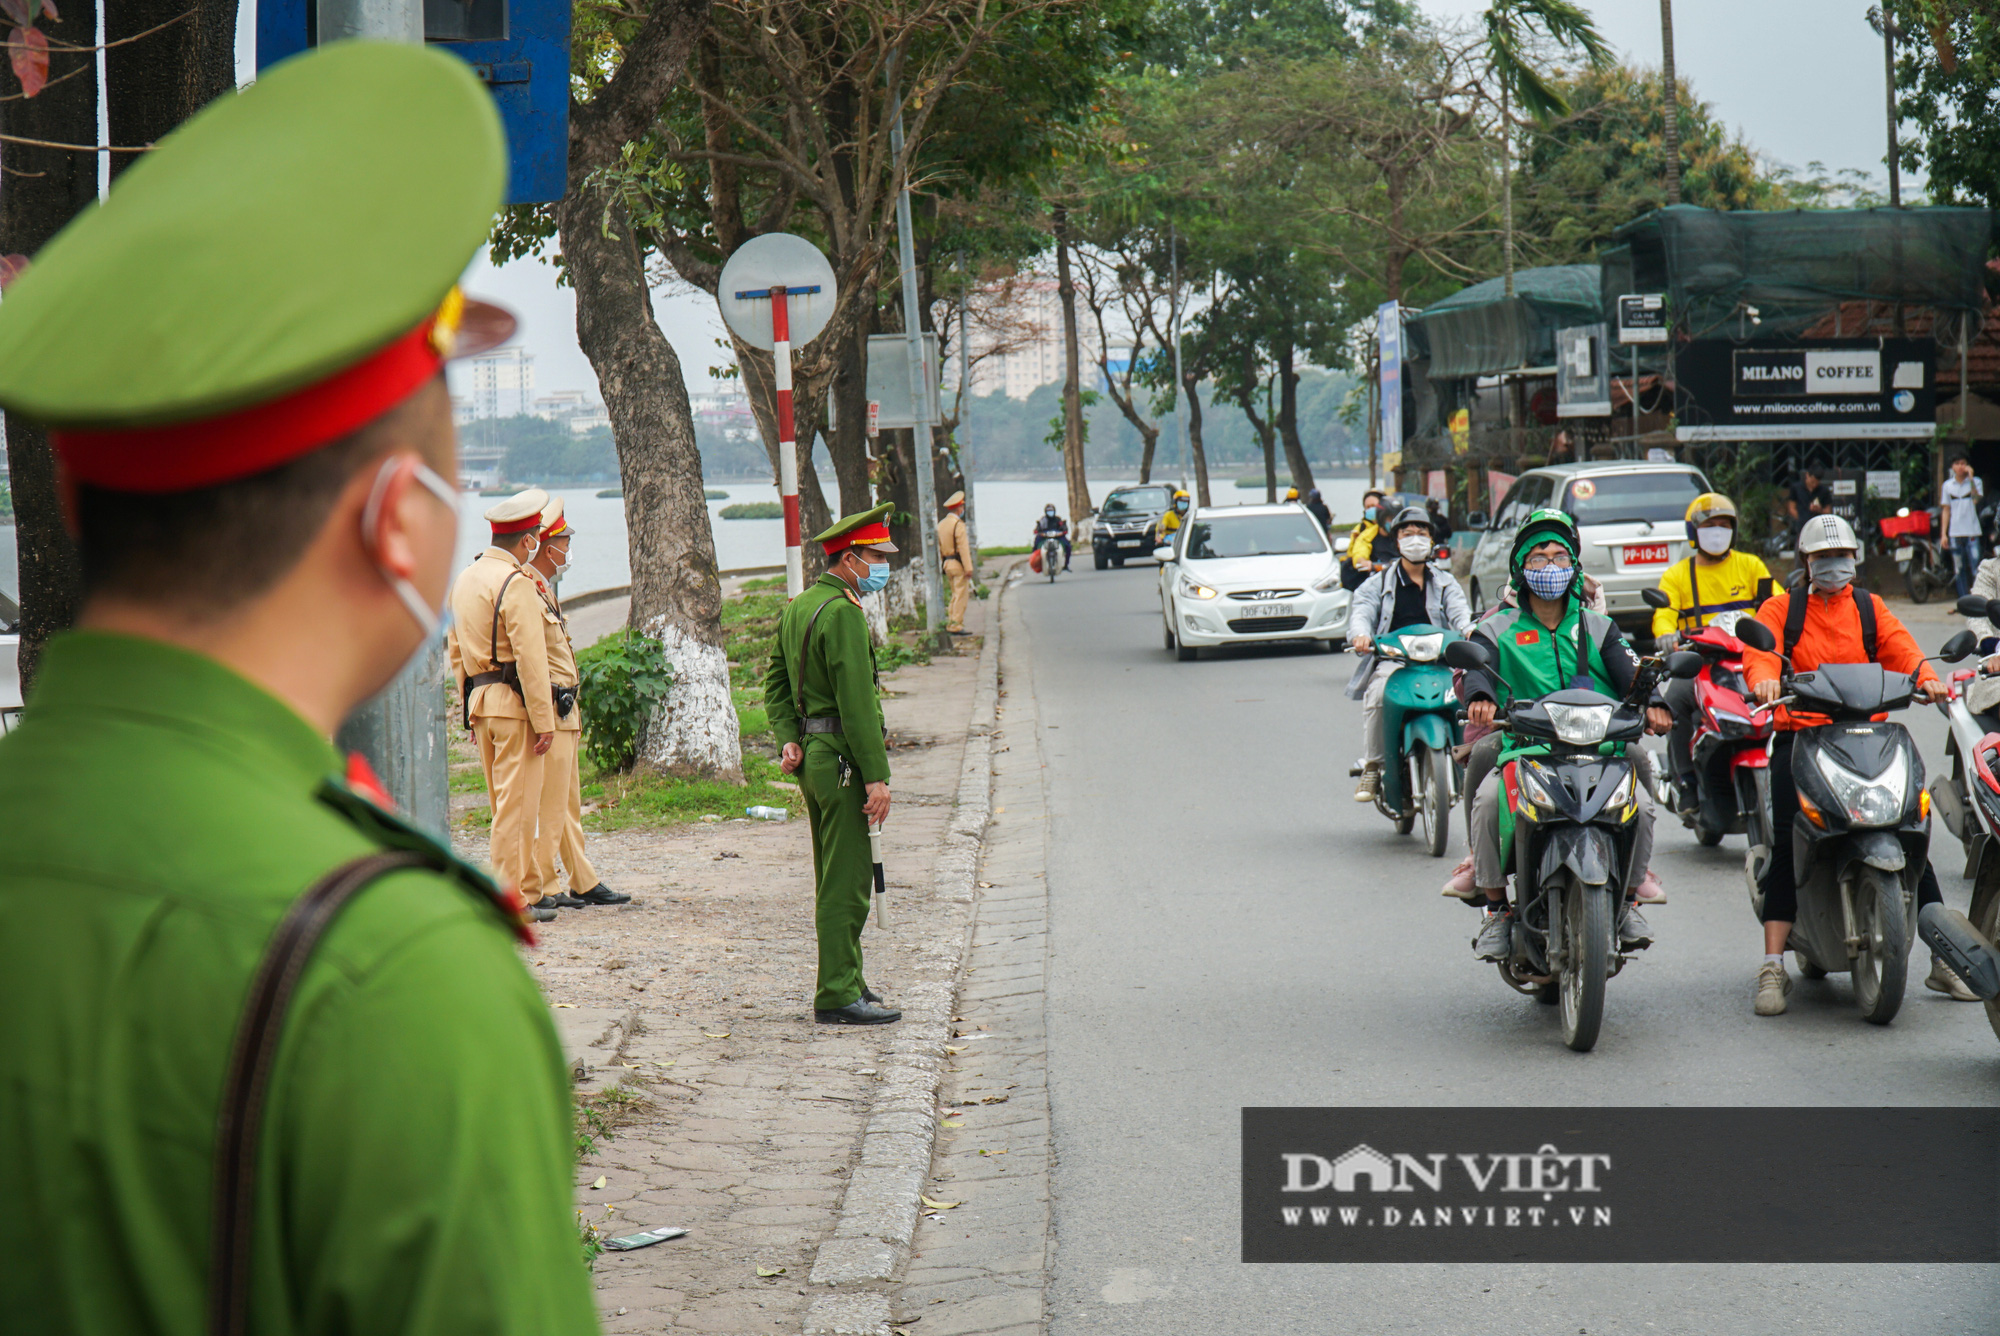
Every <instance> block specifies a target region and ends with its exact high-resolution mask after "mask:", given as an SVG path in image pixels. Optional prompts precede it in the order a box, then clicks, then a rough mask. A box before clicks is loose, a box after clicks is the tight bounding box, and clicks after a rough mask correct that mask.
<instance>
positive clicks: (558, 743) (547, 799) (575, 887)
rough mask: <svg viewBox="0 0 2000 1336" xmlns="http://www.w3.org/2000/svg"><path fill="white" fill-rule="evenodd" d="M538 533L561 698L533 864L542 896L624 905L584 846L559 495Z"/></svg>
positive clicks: (571, 534) (563, 905) (538, 570)
mask: <svg viewBox="0 0 2000 1336" xmlns="http://www.w3.org/2000/svg"><path fill="white" fill-rule="evenodd" d="M540 536H541V546H540V547H538V548H536V549H535V556H534V560H532V561H530V562H529V563H528V565H529V567H530V568H531V569H532V570H533V571H534V573H535V592H536V593H538V594H540V595H541V598H542V629H543V631H544V632H545V633H546V635H547V637H548V651H549V652H548V658H549V683H550V688H551V694H552V695H553V696H554V697H555V703H556V736H555V739H554V741H552V742H551V743H550V744H549V750H548V754H547V755H546V756H544V757H543V758H542V802H541V807H540V809H539V813H538V815H537V816H536V819H535V866H536V868H537V869H538V871H539V876H540V878H541V882H540V884H541V886H542V887H543V895H542V903H543V904H545V905H553V906H554V907H555V908H557V909H581V908H583V907H584V906H586V905H622V904H625V903H627V902H628V901H630V900H631V898H632V897H631V896H629V895H624V894H621V893H620V892H618V891H614V890H612V889H611V888H610V887H609V886H606V885H605V884H604V883H603V882H601V881H599V880H598V879H597V870H596V869H595V868H593V867H591V865H590V857H589V855H588V854H586V853H585V852H584V850H583V791H582V782H583V775H582V772H581V771H580V769H579V767H578V761H577V752H578V749H579V747H580V746H581V745H582V742H583V710H582V708H581V706H580V704H579V697H578V692H579V690H580V687H579V676H578V673H577V670H576V647H575V646H574V645H572V644H571V643H570V638H569V619H568V618H567V617H565V616H563V610H562V599H561V597H560V596H559V595H558V594H557V592H556V585H557V584H558V583H559V582H560V581H561V580H562V573H563V569H564V568H565V567H566V566H568V565H569V547H570V542H571V541H572V540H573V539H574V538H575V537H576V530H574V529H572V528H571V527H570V523H569V520H568V518H567V517H566V516H565V515H564V514H563V501H562V498H561V497H559V496H552V497H550V498H549V503H548V505H547V506H545V507H543V509H542V531H541V535H540ZM558 852H560V853H561V854H562V864H563V868H564V870H565V871H567V872H568V873H569V890H568V891H567V892H565V891H563V890H562V888H561V882H560V881H559V880H558V879H557V875H556V855H557V853H558Z"/></svg>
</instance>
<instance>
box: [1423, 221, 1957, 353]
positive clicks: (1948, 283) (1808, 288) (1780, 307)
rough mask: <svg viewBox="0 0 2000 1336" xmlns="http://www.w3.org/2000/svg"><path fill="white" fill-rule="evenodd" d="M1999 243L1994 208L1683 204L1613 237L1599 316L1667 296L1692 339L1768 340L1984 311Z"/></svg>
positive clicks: (1679, 323)
mask: <svg viewBox="0 0 2000 1336" xmlns="http://www.w3.org/2000/svg"><path fill="white" fill-rule="evenodd" d="M1992 240H1993V222H1992V215H1991V214H1990V213H1989V212H1988V211H1987V210H1985V209H1962V208H1924V209H1811V210H1806V209H1792V210H1786V211H1782V212H1757V211H1745V212H1735V213H1723V212H1718V211H1717V210H1714V209H1698V208H1695V207H1694V206H1692V205H1687V204H1677V205H1673V206H1671V207H1669V208H1665V209H1660V210H1657V211H1655V212H1653V213H1649V214H1647V215H1646V216H1645V217H1643V218H1639V219H1635V220H1634V221H1632V222H1629V223H1627V224H1625V226H1623V227H1621V228H1619V229H1618V230H1617V232H1615V233H1614V234H1613V242H1614V244H1613V245H1611V246H1609V247H1607V248H1606V249H1605V250H1604V252H1603V255H1602V259H1603V288H1602V294H1601V297H1600V303H1601V307H1600V309H1602V310H1604V311H1615V310H1616V309H1617V304H1616V303H1617V298H1618V297H1619V296H1621V295H1623V294H1626V293H1656V292H1657V293H1664V294H1666V296H1667V299H1668V303H1669V306H1670V309H1671V310H1672V313H1673V319H1674V325H1675V327H1676V328H1677V329H1679V330H1681V331H1682V332H1683V333H1684V334H1685V335H1686V336H1688V337H1692V338H1697V339H1699V338H1717V337H1734V338H1737V339H1739V340H1746V339H1747V340H1753V341H1766V342H1768V341H1770V340H1771V339H1773V338H1779V339H1783V338H1790V337H1796V336H1798V335H1800V334H1801V333H1803V332H1804V330H1805V329H1806V327H1807V326H1809V325H1811V324H1812V323H1813V322H1814V321H1816V320H1818V319H1820V318H1821V317H1822V316H1824V315H1826V314H1827V313H1828V312H1829V311H1832V310H1834V309H1835V308H1837V307H1838V306H1839V304H1840V303H1842V302H1847V301H1873V302H1884V303H1891V304H1902V305H1906V306H1918V307H1924V306H1927V307H1933V308H1938V309H1943V310H1954V311H1979V310H1982V309H1983V308H1984V306H1985V282H1984V267H1985V263H1986V256H1987V252H1988V247H1989V246H1990V245H1991V243H1992ZM1481 286H1482V287H1483V286H1486V285H1484V284H1482V285H1481ZM1468 291H1471V290H1470V289H1469V290H1468ZM1460 295H1461V296H1463V295H1465V294H1460ZM1752 308H1755V309H1754V312H1753V310H1752ZM1753 315H1754V319H1753ZM1593 318H1594V319H1595V318H1605V317H1593Z"/></svg>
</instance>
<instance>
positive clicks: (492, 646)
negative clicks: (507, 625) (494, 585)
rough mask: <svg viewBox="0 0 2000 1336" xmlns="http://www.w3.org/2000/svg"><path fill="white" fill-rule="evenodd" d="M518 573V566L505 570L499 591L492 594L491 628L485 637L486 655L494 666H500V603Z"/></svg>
mask: <svg viewBox="0 0 2000 1336" xmlns="http://www.w3.org/2000/svg"><path fill="white" fill-rule="evenodd" d="M520 573H521V572H520V570H519V569H518V568H516V569H514V570H511V571H509V572H507V578H506V579H504V580H502V581H501V582H500V592H499V593H497V594H495V595H494V596H493V629H492V631H490V632H489V633H488V634H487V637H486V657H487V658H489V659H491V660H493V666H494V667H495V668H498V667H499V666H500V603H501V601H502V600H503V599H505V598H506V597H507V586H508V585H510V584H513V583H514V578H515V577H516V576H518V575H519V574H520Z"/></svg>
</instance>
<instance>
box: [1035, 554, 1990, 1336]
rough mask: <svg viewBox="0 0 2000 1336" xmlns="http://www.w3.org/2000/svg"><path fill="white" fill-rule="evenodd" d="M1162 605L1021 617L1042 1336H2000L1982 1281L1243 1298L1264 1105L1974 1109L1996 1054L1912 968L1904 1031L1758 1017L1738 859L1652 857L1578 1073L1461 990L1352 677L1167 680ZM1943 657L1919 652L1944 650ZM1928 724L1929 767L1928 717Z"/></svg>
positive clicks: (1666, 1278)
mask: <svg viewBox="0 0 2000 1336" xmlns="http://www.w3.org/2000/svg"><path fill="white" fill-rule="evenodd" d="M1154 580H1155V573H1154V571H1153V569H1152V568H1151V567H1140V568H1133V569H1127V570H1123V571H1116V570H1114V571H1105V572H1093V571H1090V570H1088V569H1086V567H1085V563H1083V562H1081V561H1079V562H1078V563H1077V564H1076V570H1075V571H1074V572H1073V573H1072V574H1070V575H1068V576H1066V577H1065V578H1063V579H1062V580H1059V581H1058V582H1056V583H1055V584H1053V585H1051V584H1049V583H1047V582H1045V581H1041V580H1030V581H1027V582H1024V583H1023V584H1022V585H1020V586H1019V587H1018V588H1016V589H1015V590H1014V591H1013V593H1012V594H1010V596H1009V597H1010V599H1013V600H1016V605H1017V606H1018V607H1019V608H1020V609H1021V611H1022V616H1023V620H1024V622H1025V624H1026V627H1027V629H1028V633H1029V638H1030V640H1031V642H1032V656H1033V657H1032V662H1033V674H1034V680H1033V683H1032V689H1033V691H1034V693H1035V698H1036V701H1037V706H1038V709H1039V715H1040V720H1041V725H1042V732H1041V737H1040V742H1041V746H1042V748H1043V752H1044V760H1045V761H1046V763H1047V776H1048V788H1049V795H1050V810H1051V813H1052V815H1051V821H1052V827H1051V839H1050V866H1049V890H1050V895H1049V903H1050V920H1051V923H1050V933H1051V952H1052V958H1051V963H1050V972H1049V993H1048V1014H1049V1062H1050V1090H1051V1102H1052V1105H1053V1135H1054V1139H1055V1151H1056V1169H1055V1179H1054V1189H1055V1197H1056V1201H1055V1219H1056V1232H1057V1250H1056V1274H1055V1280H1054V1284H1053V1287H1052V1291H1051V1296H1050V1313H1051V1315H1052V1327H1051V1330H1052V1331H1053V1332H1055V1333H1056V1334H1057V1336H1082V1334H1083V1333H1091V1334H1092V1336H1097V1334H1098V1333H1103V1334H1105V1336H1128V1334H1129V1336H1168V1334H1169V1333H1199V1334H1200V1336H1215V1334H1216V1333H1236V1332H1245V1333H1251V1332H1254V1333H1277V1332H1313V1333H1321V1332H1335V1331H1338V1332H1343V1333H1345V1332H1356V1333H1377V1332H1383V1333H1386V1332H1398V1333H1401V1332H1422V1333H1480V1336H1503V1334H1506V1333H1515V1332H1522V1333H1527V1332H1534V1333H1557V1332H1560V1333H1564V1334H1565V1336H1567V1333H1568V1332H1570V1331H1576V1332H1579V1333H1606V1332H1634V1333H1644V1332H1659V1333H1668V1332H1673V1333H1696V1332H1698V1333H1703V1334H1704V1336H1711V1334H1715V1333H1733V1332H1746V1333H1749V1332H1757V1333H1762V1332H1791V1331H1814V1332H1826V1331H1853V1332H1869V1333H1902V1332H1911V1333H1916V1332H1924V1333H1943V1332H1951V1333H1959V1332H1993V1331H1996V1330H2000V1268H1994V1267H1985V1266H1947V1265H1935V1266H1900V1265H1885V1264H1877V1265H1872V1266H1864V1267H1856V1266H1833V1265H1818V1266H1806V1267H1797V1266H1793V1267H1764V1266H1751V1265H1733V1266H1707V1265H1667V1264H1653V1265H1614V1264H1596V1265H1569V1266H1508V1267H1497V1266H1484V1265H1465V1264H1459V1265H1446V1264H1423V1263H1416V1264H1407V1265H1317V1266H1314V1265H1297V1266H1279V1265H1246V1264H1244V1263H1242V1262H1241V1261H1240V1260H1239V1233H1238V1222H1239V1211H1240V1197H1239V1192H1240V1182H1239V1163H1240V1161H1239V1155H1240V1147H1239V1116H1240V1110H1241V1109H1243V1108H1244V1107H1246V1106H1257V1105H1302V1106H1306V1105H1310V1106H1317V1105H1336V1106H1337V1105H1390V1106H1405V1105H1422V1106H1435V1105H1451V1106H1466V1107H1470V1108H1475V1109H1476V1108H1478V1107H1482V1106H1507V1105H1612V1106H1623V1105H1722V1106H1789V1105H1848V1106H1880V1105H1990V1104H1991V1103H1992V1102H1993V1101H1994V1099H1995V1097H1996V1094H2000V1044H1997V1043H1996V1042H1995V1040H1994V1036H1993V1034H1992V1031H1991V1030H1990V1029H1989V1028H1988V1026H1987V1023H1986V1019H1985V1017H1984V1015H1983V1014H1981V1009H1980V1008H1978V1007H1976V1006H1972V1005H1966V1004H1960V1003H1954V1002H1951V1001H1949V1000H1947V999H1944V998H1942V997H1940V996H1938V995H1937V994H1934V993H1931V992H1928V991H1927V990H1925V989H1923V988H1922V987H1921V986H1920V985H1919V984H1918V983H1917V980H1918V979H1920V978H1921V977H1922V974H1923V972H1924V971H1925V969H1926V968H1927V966H1928V959H1927V957H1926V956H1925V955H1924V954H1923V953H1922V951H1921V947H1919V951H1918V953H1917V954H1916V955H1915V956H1914V957H1913V960H1912V975H1913V979H1912V984H1911V988H1910V992H1909V996H1908V1000H1907V1001H1906V1003H1905V1004H1904V1008H1903V1011H1902V1013H1901V1015H1900V1016H1899V1017H1898V1018H1897V1020H1896V1022H1895V1023H1894V1024H1893V1025H1891V1026H1889V1027H1887V1028H1876V1027H1873V1026H1870V1025H1867V1024H1865V1023H1864V1022H1862V1021H1861V1020H1860V1019H1859V1018H1858V1017H1857V1015H1856V1014H1855V1012H1854V1010H1853V1008H1852V1006H1851V1004H1850V1003H1849V1001H1848V991H1847V987H1846V985H1845V983H1844V982H1842V981H1840V980H1839V979H1837V978H1836V979H1834V980H1829V981H1826V982H1822V983H1810V984H1808V983H1801V984H1800V985H1799V987H1798V989H1797V990H1796V991H1795V992H1794V994H1793V999H1792V1009H1791V1012H1790V1014H1788V1015H1787V1016H1785V1017H1782V1018H1778V1019H1759V1018H1758V1017H1756V1016H1754V1015H1753V1014H1752V1012H1751V1009H1750V1000H1751V986H1752V979H1753V976H1754V974H1755V971H1756V968H1757V965H1758V963H1759V960H1760V957H1761V945H1760V940H1759V935H1758V927H1757V924H1756V922H1755V920H1754V919H1753V917H1752V915H1751V911H1750V907H1749V902H1748V898H1747V896H1746V894H1745V891H1744V886H1743V877H1742V871H1741V869H1742V848H1743V843H1742V840H1741V838H1740V837H1735V838H1730V839H1727V840H1725V841H1724V842H1723V844H1722V846H1721V847H1720V848H1718V849H1712V850H1709V849H1702V848H1700V847H1698V846H1697V845H1696V844H1695V842H1694V839H1693V836H1692V835H1691V834H1689V833H1687V832H1686V831H1684V830H1682V829H1681V828H1680V827H1679V825H1678V823H1665V822H1663V823H1662V828H1661V832H1660V840H1659V851H1658V854H1657V857H1656V859H1655V863H1654V866H1655V867H1656V869H1657V870H1658V871H1659V873H1660V875H1661V876H1662V878H1663V879H1664V881H1665V883H1666V885H1667V889H1668V893H1669V895H1670V897H1671V902H1670V903H1669V904H1668V905H1666V906H1664V907H1662V908H1660V909H1658V910H1656V911H1652V912H1650V913H1649V918H1650V919H1651V921H1652V923H1653V925H1654V928H1655V929H1656V931H1657V932H1658V933H1659V935H1660V937H1661V941H1660V943H1659V945H1657V946H1655V947H1654V948H1653V949H1652V950H1651V951H1650V952H1648V953H1646V955H1645V956H1644V957H1642V958H1641V959H1640V960H1638V961H1637V962H1635V963H1634V964H1633V965H1632V966H1630V967H1629V968H1627V969H1626V970H1625V972H1624V973H1623V974H1622V975H1621V976H1620V977H1618V978H1617V979H1615V980H1613V981H1612V983H1611V986H1610V1001H1609V1004H1608V1007H1607V1017H1606V1021H1605V1026H1604V1032H1603V1037H1602V1039H1601V1040H1600V1041H1599V1044H1598V1046H1597V1049H1596V1051H1595V1052H1593V1053H1590V1054H1587V1055H1583V1054H1576V1053H1571V1052H1569V1051H1568V1050H1567V1049H1566V1048H1564V1047H1563V1044H1562V1041H1561V1036H1560V1031H1559V1022H1558V1018H1557V1014H1556V1009H1555V1008H1553V1007H1544V1006H1538V1005H1536V1004H1535V1003H1534V1002H1533V1001H1531V1000H1529V999H1527V998H1523V997H1520V996H1518V995H1516V994H1513V993H1511V992H1509V991H1508V990H1507V989H1506V988H1505V987H1504V986H1503V985H1502V984H1501V982H1500V980H1499V978H1498V976H1497V975H1496V973H1495V971H1494V969H1493V967H1492V966H1490V965H1482V964H1479V963H1477V962H1476V961H1474V959H1473V958H1472V954H1471V951H1470V949H1469V941H1470V938H1471V935H1472V932H1473V929H1474V914H1473V911H1471V910H1469V909H1467V908H1465V907H1464V906H1462V905H1460V904H1459V902H1457V901H1456V900H1448V899H1444V898H1441V897H1440V895H1439V893H1438V890H1439V885H1440V883H1441V881H1442V880H1443V877H1444V874H1445V873H1446V871H1448V869H1449V864H1450V863H1451V862H1455V861H1456V858H1457V856H1458V852H1459V850H1458V849H1457V848H1456V847H1454V850H1453V852H1452V854H1451V855H1450V857H1448V858H1447V859H1445V860H1438V861H1433V860H1432V859H1430V858H1428V857H1426V856H1425V855H1424V854H1423V853H1422V852H1420V851H1419V850H1418V849H1417V848H1416V847H1415V842H1414V840H1412V839H1405V838H1399V837H1398V836H1397V835H1396V834H1395V833H1394V831H1393V829H1392V828H1391V827H1390V826H1389V824H1388V822H1387V821H1386V820H1384V819H1383V818H1382V817H1381V816H1380V815H1378V814H1377V813H1376V812H1375V811H1374V810H1373V808H1372V807H1363V806H1361V805H1359V804H1356V803H1355V802H1353V801H1352V799H1351V795H1352V790H1353V781H1352V780H1350V779H1349V778H1348V777H1347V767H1348V765H1349V763H1350V762H1351V760H1352V758H1353V757H1354V756H1355V755H1356V754H1357V753H1358V751H1359V707H1358V705H1356V704H1355V703H1353V702H1350V701H1348V700H1346V699H1345V697H1344V696H1343V695H1342V694H1341V689H1342V688H1343V687H1344V686H1345V684H1346V681H1347V678H1348V676H1349V674H1350V673H1351V672H1352V670H1353V665H1354V662H1355V661H1354V659H1353V658H1352V657H1351V656H1348V655H1345V654H1342V655H1340V656H1337V657H1336V656H1331V655H1326V654H1322V653H1318V652H1314V651H1310V650H1303V649H1293V648H1286V649H1264V648H1243V649H1229V650H1224V651H1204V654H1203V657H1202V659H1201V660H1200V661H1199V662H1196V663H1187V664H1183V663H1178V662H1175V661H1174V659H1173V656H1172V655H1170V654H1168V653H1166V652H1165V651H1164V650H1163V649H1162V647H1161V640H1160V616H1159V611H1158V604H1157V598H1156V593H1155V585H1154ZM1944 625H1945V623H1944V620H1943V614H1942V613H1941V612H1940V611H1937V610H1930V611H1928V612H1927V613H1925V614H1923V621H1922V622H1921V623H1917V624H1913V629H1917V630H1918V634H1919V636H1920V638H1921V639H1922V640H1923V641H1924V643H1925V644H1926V645H1927V646H1928V647H1932V648H1935V646H1936V645H1937V644H1938V643H1941V642H1942V641H1943V639H1944V638H1945V635H1946V632H1945V630H1944V629H1943V627H1944ZM1009 685H1010V686H1011V687H1012V688H1013V689H1014V690H1015V691H1016V692H1018V691H1019V690H1021V689H1022V687H1023V686H1025V685H1027V684H1022V683H1010V684H1009ZM1908 722H1910V723H1911V724H1912V725H1913V726H1914V727H1915V729H1916V731H1917V735H1918V739H1919V743H1920V746H1921V747H1922V748H1923V750H1924V752H1925V754H1926V756H1927V757H1930V758H1935V757H1941V756H1942V745H1943V728H1942V721H1941V720H1940V719H1939V717H1938V716H1937V714H1936V713H1935V712H1934V711H1911V712H1909V716H1908ZM1017 745H1018V744H1017ZM1938 829H1939V830H1940V831H1942V825H1941V824H1940V826H1939V827H1938ZM1946 838H1947V839H1948V838H1949V836H1948V835H1947V836H1946ZM1455 844H1456V840H1455ZM1952 851H1953V852H1955V851H1956V843H1955V841H1954V842H1953V844H1952ZM1938 865H1939V871H1940V874H1941V875H1942V877H1943V881H1944V887H1945V893H1946V897H1947V899H1948V901H1950V902H1951V903H1954V904H1957V905H1959V906H1961V907H1962V906H1963V905H1964V903H1965V900H1966V896H1967V894H1968V889H1969V888H1968V886H1967V883H1966V882H1965V881H1964V880H1963V879H1962V878H1960V877H1959V876H1958V875H1957V872H1958V869H1959V866H1960V864H1959V863H1957V862H1954V861H1953V858H1952V857H1951V855H1950V854H1949V853H1948V854H1947V855H1946V856H1944V857H1941V858H1939V859H1938ZM1468 1121H1469V1122H1470V1121H1472V1120H1471V1119H1468Z"/></svg>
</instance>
